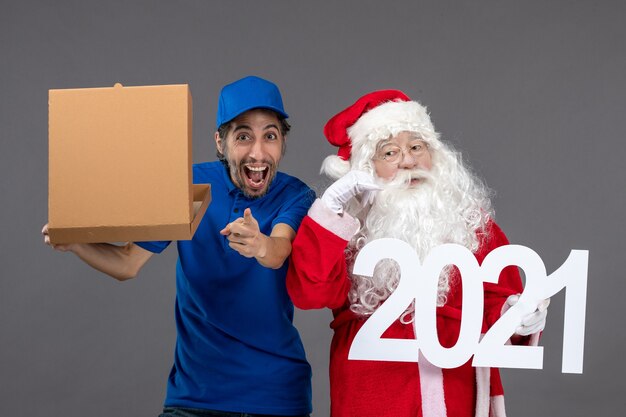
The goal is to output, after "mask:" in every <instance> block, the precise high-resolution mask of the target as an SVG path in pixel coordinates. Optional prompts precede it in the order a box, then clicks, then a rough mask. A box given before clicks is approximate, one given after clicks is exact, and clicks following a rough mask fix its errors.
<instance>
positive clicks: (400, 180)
mask: <svg viewBox="0 0 626 417" xmlns="http://www.w3.org/2000/svg"><path fill="white" fill-rule="evenodd" d="M415 179H420V180H424V181H433V180H434V176H433V174H432V173H431V172H430V171H426V170H423V169H413V170H411V171H409V170H404V169H403V170H399V171H398V172H397V173H396V176H395V177H393V179H391V180H389V181H383V182H382V184H381V185H382V187H383V188H385V189H400V190H404V189H407V188H409V186H410V184H411V180H415Z"/></svg>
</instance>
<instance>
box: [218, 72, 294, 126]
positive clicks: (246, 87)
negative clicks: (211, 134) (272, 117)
mask: <svg viewBox="0 0 626 417" xmlns="http://www.w3.org/2000/svg"><path fill="white" fill-rule="evenodd" d="M252 109H269V110H273V111H275V112H276V113H278V114H279V115H281V116H283V117H284V118H287V117H289V115H287V113H285V109H284V108H283V99H282V97H281V95H280V91H279V90H278V87H277V86H276V84H274V83H272V82H270V81H267V80H264V79H263V78H259V77H255V76H249V77H245V78H242V79H241V80H237V81H235V82H234V83H232V84H228V85H226V86H224V88H222V91H221V92H220V100H219V102H218V104H217V120H216V125H217V126H216V128H218V129H219V127H220V126H221V125H223V124H224V123H227V122H230V121H231V120H233V119H234V118H235V117H237V116H239V115H240V114H242V113H245V112H247V111H248V110H252Z"/></svg>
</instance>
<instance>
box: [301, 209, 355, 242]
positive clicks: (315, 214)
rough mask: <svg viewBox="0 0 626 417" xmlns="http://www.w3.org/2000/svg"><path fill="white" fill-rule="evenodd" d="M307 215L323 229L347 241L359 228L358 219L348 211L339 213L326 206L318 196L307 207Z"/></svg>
mask: <svg viewBox="0 0 626 417" xmlns="http://www.w3.org/2000/svg"><path fill="white" fill-rule="evenodd" d="M309 217H310V218H311V219H313V220H314V221H315V222H316V223H317V224H319V225H320V226H322V227H323V228H324V229H326V230H329V231H330V232H332V233H334V234H335V235H337V236H339V237H340V238H342V239H343V240H347V241H349V240H350V239H352V236H354V234H355V233H356V232H358V230H359V227H360V225H359V221H358V220H357V219H355V218H354V217H352V216H350V215H349V214H348V213H344V214H343V215H339V214H337V213H335V212H334V211H332V210H331V209H329V208H328V207H326V204H324V202H323V201H322V200H320V199H319V198H318V199H316V200H315V202H314V203H313V205H312V206H311V208H310V209H309Z"/></svg>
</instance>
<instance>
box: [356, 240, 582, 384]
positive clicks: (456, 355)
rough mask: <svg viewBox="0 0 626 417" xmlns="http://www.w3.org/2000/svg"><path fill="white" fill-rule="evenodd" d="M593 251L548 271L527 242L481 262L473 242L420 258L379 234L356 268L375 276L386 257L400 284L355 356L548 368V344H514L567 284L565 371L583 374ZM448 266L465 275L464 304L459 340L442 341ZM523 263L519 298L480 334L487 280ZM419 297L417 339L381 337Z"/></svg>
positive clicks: (363, 334)
mask: <svg viewBox="0 0 626 417" xmlns="http://www.w3.org/2000/svg"><path fill="white" fill-rule="evenodd" d="M588 257H589V252H588V251H586V250H572V251H571V252H570V255H569V257H568V258H567V260H566V261H565V262H564V263H563V265H561V266H560V267H559V268H558V269H557V270H556V271H554V272H553V273H552V274H550V275H549V276H548V275H547V273H546V268H545V265H544V263H543V261H542V260H541V258H540V257H539V255H537V253H536V252H534V251H533V250H532V249H530V248H527V247H525V246H519V245H506V246H501V247H499V248H497V249H495V250H493V251H492V252H491V253H489V254H488V255H487V256H486V257H485V259H484V261H483V263H482V265H479V264H478V261H477V260H476V257H475V256H474V255H473V254H472V252H471V251H469V250H468V249H467V248H465V247H463V246H460V245H455V244H445V245H441V246H437V247H436V248H434V249H433V250H432V251H431V252H430V253H429V255H428V256H427V257H426V259H424V262H423V264H421V263H420V261H419V257H418V255H417V253H416V252H415V251H414V250H413V248H411V247H410V246H409V245H408V244H407V243H405V242H404V241H401V240H398V239H378V240H375V241H372V242H370V243H368V244H367V245H365V246H364V247H363V249H361V251H360V252H359V255H358V257H357V259H356V261H355V264H354V271H353V273H354V274H357V275H363V276H370V277H371V276H372V274H373V273H374V267H375V266H376V264H377V263H378V262H379V261H381V260H383V259H393V260H395V261H396V262H397V263H398V265H399V267H400V274H401V276H400V282H399V284H398V287H397V288H396V290H395V291H394V292H393V294H391V296H390V297H389V298H388V299H387V300H386V301H385V302H384V303H383V304H382V305H381V306H380V307H379V308H378V310H376V312H375V313H374V314H373V315H372V316H371V317H370V318H369V319H368V320H367V321H366V322H365V324H364V325H363V327H361V329H360V330H359V332H358V333H357V335H356V337H355V338H354V341H353V343H352V346H351V348H350V353H349V356H348V358H349V359H354V360H376V361H401V362H417V361H418V357H419V352H421V354H422V355H424V357H425V358H426V359H427V360H428V361H429V362H431V363H432V364H434V365H435V366H438V367H440V368H456V367H458V366H461V365H463V364H464V363H465V362H467V361H468V360H469V359H470V358H472V355H473V360H472V365H473V366H484V367H499V368H526V369H541V368H543V347H540V346H513V345H507V344H506V342H507V340H508V339H509V338H510V337H511V336H512V335H513V333H514V332H515V329H516V328H517V326H519V324H520V323H521V319H522V317H524V316H525V315H527V314H529V313H532V312H534V311H535V309H536V308H537V305H538V304H539V303H540V302H541V301H542V300H544V299H546V298H549V297H552V296H553V295H554V294H556V293H558V292H559V291H561V290H562V289H565V315H564V329H563V362H562V368H561V369H562V372H564V373H582V368H583V347H584V338H585V309H586V297H587V263H588ZM446 265H455V266H456V267H457V268H458V270H459V271H460V273H461V282H462V288H463V299H462V302H463V309H462V318H461V330H460V334H459V338H458V340H457V343H456V345H454V346H453V347H451V348H445V347H443V346H441V344H440V342H439V339H438V337H437V326H436V307H437V283H438V280H439V274H440V272H441V270H442V269H443V268H444V267H445V266H446ZM509 265H514V266H518V267H520V268H522V269H523V270H524V274H525V276H526V285H525V287H524V292H523V293H522V294H521V296H520V298H519V301H518V302H517V304H515V305H514V306H512V307H511V308H510V309H509V310H507V311H506V312H505V313H504V314H503V315H502V316H501V317H500V319H499V320H498V321H497V322H496V323H495V324H494V325H493V326H492V327H491V328H490V329H489V331H488V332H487V333H486V334H485V335H484V337H483V338H482V339H481V338H480V330H481V325H482V319H483V308H484V297H483V283H484V282H492V283H497V281H498V277H499V276H500V272H501V271H502V269H503V268H505V267H507V266H509ZM413 301H415V321H416V322H415V326H416V329H417V334H419V340H417V339H388V338H381V336H382V334H383V333H384V332H385V331H386V330H387V328H389V326H391V324H392V323H393V322H394V321H395V320H397V319H398V317H400V315H401V314H402V313H403V312H404V311H405V310H406V308H407V307H409V305H410V304H411V303H412V302H413Z"/></svg>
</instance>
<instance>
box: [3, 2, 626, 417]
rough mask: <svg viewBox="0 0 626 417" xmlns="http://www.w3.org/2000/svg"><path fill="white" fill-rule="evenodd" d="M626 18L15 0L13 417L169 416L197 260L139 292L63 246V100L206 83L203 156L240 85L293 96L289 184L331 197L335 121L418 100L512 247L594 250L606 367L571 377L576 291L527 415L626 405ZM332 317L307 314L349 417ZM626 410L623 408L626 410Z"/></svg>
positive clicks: (9, 70)
mask: <svg viewBox="0 0 626 417" xmlns="http://www.w3.org/2000/svg"><path fill="white" fill-rule="evenodd" d="M625 11H626V6H625V5H624V3H623V2H620V1H592V0H590V1H565V0H563V1H482V2H460V1H457V2H449V1H441V0H439V1H432V2H430V1H429V2H426V1H417V0H413V1H395V2H387V3H386V4H383V2H382V1H341V2H339V1H337V2H330V1H328V2H327V1H316V2H303V1H299V2H298V1H257V2H252V1H250V2H242V1H211V2H209V1H200V0H193V1H192V0H189V1H182V0H177V1H174V0H171V1H166V0H161V1H148V0H144V1H130V0H127V1H117V0H116V1H112V0H108V1H91V0H89V1H85V0H76V1H54V2H53V1H32V0H29V1H24V0H22V1H7V0H2V2H1V3H0V40H1V44H0V83H1V85H2V89H1V90H0V91H2V98H1V99H0V129H1V130H0V137H1V144H2V148H1V153H0V155H1V158H2V163H1V164H0V191H1V194H0V195H1V196H2V204H0V213H1V216H2V233H0V242H1V251H0V257H1V258H0V259H1V260H2V266H3V268H2V279H1V281H0V285H1V287H0V404H2V406H1V408H2V411H0V414H2V415H3V416H5V415H6V416H14V415H15V416H61V415H62V416H66V417H70V416H77V417H82V416H86V415H89V416H93V417H97V416H111V415H116V416H156V415H157V414H158V413H159V411H160V408H161V404H162V400H163V397H164V390H165V381H166V378H167V375H168V372H169V368H170V366H171V361H172V351H173V346H174V338H175V329H174V322H173V302H174V266H175V265H174V264H175V258H176V250H175V249H174V248H170V249H168V250H167V251H166V253H165V254H163V255H160V256H157V257H155V258H153V259H152V260H151V261H150V262H149V264H148V265H147V266H146V267H145V269H144V270H143V271H142V273H141V275H140V277H138V278H137V279H135V280H132V281H129V282H126V283H118V282H117V281H114V280H113V279H110V278H108V277H106V276H104V275H102V274H100V273H98V272H96V271H93V270H91V269H90V268H88V267H87V266H85V265H83V264H82V263H81V262H80V261H79V260H78V259H77V258H76V257H75V256H73V255H71V254H61V253H56V252H54V251H52V250H51V249H50V248H48V247H46V246H45V245H44V244H43V242H42V239H41V236H40V234H39V233H40V229H41V226H42V225H43V224H44V223H45V222H46V218H47V169H48V166H47V94H48V93H47V91H48V89H50V88H72V87H102V86H112V85H113V84H114V83H116V82H121V83H123V84H125V85H153V84H177V83H188V84H189V85H190V86H191V89H192V93H193V97H194V124H193V128H194V159H195V160H196V161H198V162H199V161H204V160H207V159H210V160H212V159H214V144H213V140H212V135H213V130H214V114H215V110H216V101H217V94H218V92H219V89H220V87H221V86H222V85H223V84H225V83H228V82H231V81H233V80H235V79H237V78H239V77H242V76H244V75H248V74H257V75H260V76H263V77H267V78H269V79H271V80H274V81H275V82H276V83H278V84H279V85H280V87H281V89H282V91H283V94H284V100H285V103H286V106H287V110H288V112H289V113H290V115H291V121H292V124H293V126H294V129H293V133H292V135H291V136H290V138H289V142H288V151H287V156H286V159H285V160H284V163H283V164H282V170H284V171H287V172H289V173H291V174H294V175H296V176H298V177H300V178H302V179H303V180H305V181H306V182H308V183H309V184H311V185H312V186H313V187H315V188H316V189H317V190H320V189H323V187H324V186H325V182H324V180H322V179H321V178H320V177H319V176H318V170H319V166H320V163H321V161H322V159H323V158H324V157H325V156H326V155H328V154H330V153H333V152H334V151H335V149H334V148H332V147H331V146H330V145H328V144H327V143H326V141H325V139H324V138H323V136H322V132H321V130H322V126H323V124H324V123H325V122H326V120H328V118H329V117H330V116H332V115H333V114H335V113H336V112H337V111H338V110H340V109H342V108H344V107H345V106H347V105H348V104H350V103H351V102H353V101H354V100H355V99H356V98H357V97H359V96H360V95H362V94H364V93H366V92H369V91H372V90H375V89H382V88H398V89H402V90H404V91H405V92H406V93H408V94H409V95H410V96H411V97H413V98H415V99H418V100H420V101H421V102H423V103H424V104H426V105H428V107H429V110H430V111H431V114H432V118H433V121H434V123H435V126H436V127H437V129H438V130H439V131H440V132H441V133H442V135H443V138H444V139H447V140H448V141H450V142H452V143H453V144H454V145H455V146H456V147H457V148H459V149H460V150H462V151H463V153H464V155H465V159H466V160H467V161H470V162H471V164H472V166H473V167H474V169H475V170H476V171H477V172H478V173H479V175H480V176H482V177H483V178H485V180H486V181H487V183H488V184H489V185H490V186H491V187H492V188H493V189H494V190H496V192H497V194H496V196H495V199H494V200H495V201H494V203H495V207H496V213H497V220H498V222H499V223H500V225H501V226H502V228H503V229H504V230H505V231H506V232H507V234H508V236H509V238H510V240H511V242H513V243H518V244H522V245H526V246H529V247H531V248H533V249H535V250H536V251H537V252H538V253H539V254H540V256H541V257H542V259H543V260H544V262H545V264H546V266H547V269H548V272H552V271H553V270H554V269H556V268H557V267H558V266H559V265H561V263H562V262H563V261H564V260H565V259H566V257H567V255H568V253H569V251H570V250H571V249H588V250H590V263H589V287H588V288H589V292H588V309H587V331H586V345H585V364H584V365H585V368H584V374H583V375H569V374H562V373H561V365H560V359H561V349H562V329H563V324H562V323H563V294H562V293H560V294H559V295H557V296H555V297H554V299H553V302H552V305H551V306H550V314H549V317H548V327H547V329H546V332H545V336H544V338H543V345H544V346H545V366H544V369H543V370H532V371H529V370H506V371H504V383H505V391H506V393H507V406H508V410H509V414H510V415H511V416H524V415H532V416H555V415H568V416H589V415H596V416H609V415H616V414H620V412H619V410H622V409H623V405H624V397H623V395H624V389H625V388H626V384H625V383H624V374H625V373H626V360H624V356H623V353H622V352H623V345H624V342H625V341H626V340H625V336H624V331H623V330H622V328H623V320H624V317H625V314H626V307H624V305H625V304H626V303H625V302H624V295H623V294H622V293H623V291H624V289H625V286H626V285H625V284H624V275H623V274H622V273H621V270H619V269H618V260H619V258H621V257H622V256H624V245H623V235H624V229H625V228H624V220H623V217H622V211H623V207H624V189H623V188H624V180H625V179H626V175H625V170H624V168H623V166H622V164H623V161H624V160H625V159H626V145H624V142H623V141H624V137H626V127H625V123H624V120H625V117H624V110H626V99H625V93H626V88H625V87H626V81H625V79H624V76H625V75H624V74H626V54H625V49H624V40H625V39H626V27H625V25H624V21H625V19H624V18H625V13H624V12H625ZM330 318H331V315H330V312H329V311H297V320H296V323H297V326H298V327H299V329H300V331H301V333H302V337H303V339H304V342H305V344H306V348H307V354H308V357H309V360H310V362H311V364H312V366H313V370H314V408H315V411H314V415H315V417H323V416H326V415H328V404H329V400H328V378H327V367H328V347H329V341H330V336H331V332H330V329H329V328H328V323H329V321H330ZM620 406H621V407H620Z"/></svg>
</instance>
